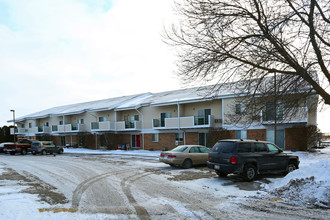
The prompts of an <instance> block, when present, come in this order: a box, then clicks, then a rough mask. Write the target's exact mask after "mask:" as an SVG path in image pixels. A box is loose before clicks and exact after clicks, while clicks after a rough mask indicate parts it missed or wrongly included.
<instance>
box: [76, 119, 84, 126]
mask: <svg viewBox="0 0 330 220" xmlns="http://www.w3.org/2000/svg"><path fill="white" fill-rule="evenodd" d="M77 123H78V124H82V125H83V124H84V123H85V121H84V119H83V118H80V119H78V120H77Z"/></svg>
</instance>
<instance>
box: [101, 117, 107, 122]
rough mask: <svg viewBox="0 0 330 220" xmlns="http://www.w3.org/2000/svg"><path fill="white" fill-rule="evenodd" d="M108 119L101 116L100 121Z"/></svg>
mask: <svg viewBox="0 0 330 220" xmlns="http://www.w3.org/2000/svg"><path fill="white" fill-rule="evenodd" d="M103 121H107V118H106V117H99V122H103Z"/></svg>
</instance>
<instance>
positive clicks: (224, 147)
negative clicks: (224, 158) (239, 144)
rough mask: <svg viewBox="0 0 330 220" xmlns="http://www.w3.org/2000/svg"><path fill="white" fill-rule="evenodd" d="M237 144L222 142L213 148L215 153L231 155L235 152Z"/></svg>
mask: <svg viewBox="0 0 330 220" xmlns="http://www.w3.org/2000/svg"><path fill="white" fill-rule="evenodd" d="M234 148H235V143H234V142H231V141H220V142H218V143H216V144H215V145H214V147H213V148H212V151H213V152H220V153H231V152H233V151H234Z"/></svg>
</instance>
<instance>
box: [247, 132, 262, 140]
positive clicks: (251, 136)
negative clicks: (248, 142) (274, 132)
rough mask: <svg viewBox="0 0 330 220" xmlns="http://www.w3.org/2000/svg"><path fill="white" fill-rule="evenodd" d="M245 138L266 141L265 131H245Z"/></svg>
mask: <svg viewBox="0 0 330 220" xmlns="http://www.w3.org/2000/svg"><path fill="white" fill-rule="evenodd" d="M247 138H248V139H253V140H260V141H265V140H266V129H251V130H247Z"/></svg>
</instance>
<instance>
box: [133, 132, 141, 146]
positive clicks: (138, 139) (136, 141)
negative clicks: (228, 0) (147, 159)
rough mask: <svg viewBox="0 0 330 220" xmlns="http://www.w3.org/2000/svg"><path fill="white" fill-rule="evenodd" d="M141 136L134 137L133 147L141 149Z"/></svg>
mask: <svg viewBox="0 0 330 220" xmlns="http://www.w3.org/2000/svg"><path fill="white" fill-rule="evenodd" d="M140 140H141V135H135V134H133V135H132V147H141V144H140Z"/></svg>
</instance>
